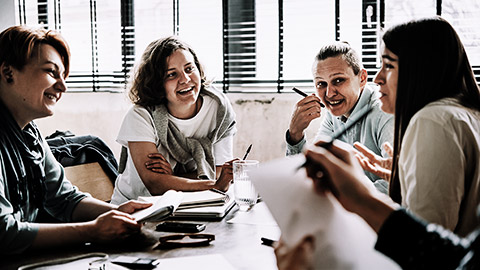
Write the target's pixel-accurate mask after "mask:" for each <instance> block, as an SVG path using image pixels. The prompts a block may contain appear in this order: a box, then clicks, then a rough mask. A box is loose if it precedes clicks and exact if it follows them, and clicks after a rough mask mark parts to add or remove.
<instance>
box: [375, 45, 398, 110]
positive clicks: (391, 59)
mask: <svg viewBox="0 0 480 270" xmlns="http://www.w3.org/2000/svg"><path fill="white" fill-rule="evenodd" d="M374 82H375V83H376V84H378V85H379V86H380V101H381V102H382V107H381V108H382V111H384V112H386V113H390V114H393V113H395V102H396V99H397V83H398V56H397V55H396V54H394V53H392V52H391V51H390V50H389V49H388V48H386V47H385V46H382V68H381V69H380V70H379V71H378V73H377V75H376V76H375V79H374Z"/></svg>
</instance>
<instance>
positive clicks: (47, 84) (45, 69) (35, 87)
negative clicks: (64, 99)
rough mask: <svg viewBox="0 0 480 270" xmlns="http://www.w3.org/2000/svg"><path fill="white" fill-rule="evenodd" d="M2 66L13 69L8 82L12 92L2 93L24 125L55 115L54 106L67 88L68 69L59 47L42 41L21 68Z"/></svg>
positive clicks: (3, 98) (20, 123) (10, 108)
mask: <svg viewBox="0 0 480 270" xmlns="http://www.w3.org/2000/svg"><path fill="white" fill-rule="evenodd" d="M1 68H2V70H11V71H12V72H11V76H12V82H10V83H8V84H7V85H9V86H10V88H11V91H8V92H4V93H2V95H3V96H2V100H3V101H4V102H5V105H7V107H8V108H9V110H10V111H11V112H12V114H13V116H14V118H15V120H16V121H17V123H18V124H19V125H20V126H21V127H24V126H25V125H26V124H28V123H29V122H30V121H32V120H34V119H37V118H42V117H46V116H51V115H53V109H54V106H55V105H56V104H57V102H58V100H60V98H61V96H62V93H63V92H65V91H66V89H67V87H66V85H65V78H64V76H65V68H64V65H63V61H62V58H61V56H60V54H59V53H58V52H57V50H55V49H54V48H53V47H52V46H50V45H47V44H42V45H39V48H38V51H37V53H36V54H34V55H33V56H32V57H31V58H30V60H29V61H28V63H27V64H26V65H25V66H24V67H23V68H22V69H21V70H17V69H15V68H13V67H11V66H6V64H2V67H1ZM2 75H3V74H2Z"/></svg>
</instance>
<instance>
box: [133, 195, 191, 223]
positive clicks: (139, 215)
mask: <svg viewBox="0 0 480 270" xmlns="http://www.w3.org/2000/svg"><path fill="white" fill-rule="evenodd" d="M155 197H156V198H155V199H151V200H150V199H148V200H144V201H147V202H151V203H152V204H153V205H152V206H150V207H148V208H145V209H142V210H139V211H137V212H135V213H133V214H132V216H133V217H134V218H135V220H136V221H138V222H147V221H161V220H164V219H165V218H167V217H169V216H171V215H172V214H173V212H174V211H175V210H176V209H177V208H178V206H179V204H180V202H181V201H182V198H183V193H182V192H178V191H174V190H169V191H167V192H165V194H163V195H162V196H155ZM139 199H140V198H139ZM141 200H142V199H141Z"/></svg>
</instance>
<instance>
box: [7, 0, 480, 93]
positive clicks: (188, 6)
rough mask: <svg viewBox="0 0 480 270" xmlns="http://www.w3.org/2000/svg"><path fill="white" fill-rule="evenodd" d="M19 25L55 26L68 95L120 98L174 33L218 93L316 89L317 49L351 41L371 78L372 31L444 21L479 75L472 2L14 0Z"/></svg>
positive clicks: (375, 41) (375, 63)
mask: <svg viewBox="0 0 480 270" xmlns="http://www.w3.org/2000/svg"><path fill="white" fill-rule="evenodd" d="M16 8H17V11H16V12H15V13H16V14H17V16H18V19H19V22H20V23H25V24H28V25H33V26H42V27H45V28H49V29H59V30H60V31H62V33H63V35H64V36H65V38H66V39H67V40H68V42H69V45H70V47H71V50H72V62H71V76H70V77H69V78H68V80H67V84H68V86H69V89H70V91H92V90H93V91H123V90H124V89H125V88H126V83H127V81H128V76H129V74H130V71H131V70H132V68H133V67H134V64H135V61H136V60H137V59H140V57H141V55H142V53H143V51H144V50H145V48H146V46H147V45H148V44H149V43H150V42H152V41H153V40H155V39H158V38H161V37H165V36H169V35H179V36H180V37H181V38H182V39H183V40H184V41H186V42H187V43H189V44H190V45H192V47H193V48H195V51H196V52H197V54H198V56H199V58H200V60H201V61H202V63H203V64H204V66H205V68H206V74H207V76H208V79H211V80H213V82H214V84H215V85H216V86H217V87H218V88H221V89H223V90H224V91H225V92H283V91H290V90H289V89H288V90H285V88H290V87H292V86H299V87H303V88H304V90H306V91H307V92H308V91H313V83H312V78H311V65H312V62H313V59H314V56H315V54H316V53H317V50H318V49H319V48H320V47H321V46H322V45H323V44H325V43H328V42H331V41H333V40H345V41H348V42H349V43H350V44H351V45H352V47H353V48H355V49H356V50H357V51H358V52H359V53H360V54H361V57H362V61H363V63H364V66H365V68H366V69H367V71H368V74H369V80H372V78H373V76H374V75H375V73H376V71H377V69H378V67H379V63H380V62H379V58H378V49H379V42H380V40H379V38H378V33H379V32H380V29H381V28H383V27H389V26H390V25H392V24H394V23H397V22H399V21H404V20H408V19H411V18H418V17H424V16H432V15H435V14H441V15H443V16H444V17H445V18H446V19H448V20H449V21H450V22H451V23H452V24H453V25H454V27H455V28H456V29H457V31H458V32H459V34H460V36H461V38H462V40H463V42H464V44H465V47H466V50H467V53H468V54H469V57H470V61H471V64H472V65H473V67H474V70H475V72H476V75H477V79H479V77H480V46H479V43H480V28H478V27H477V26H478V25H479V24H480V17H478V16H475V15H477V14H479V13H480V3H478V1H475V0H443V1H442V0H428V1H416V0H362V1H357V0H335V1H316V0H257V1H255V0H202V1H198V0H149V1H134V0H121V1H118V0H17V4H16Z"/></svg>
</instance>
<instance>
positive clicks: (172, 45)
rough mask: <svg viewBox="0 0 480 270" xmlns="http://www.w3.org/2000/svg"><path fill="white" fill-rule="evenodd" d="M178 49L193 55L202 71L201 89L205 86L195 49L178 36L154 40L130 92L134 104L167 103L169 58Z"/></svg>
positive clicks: (144, 56) (146, 52) (202, 75)
mask: <svg viewBox="0 0 480 270" xmlns="http://www.w3.org/2000/svg"><path fill="white" fill-rule="evenodd" d="M176 50H186V51H189V52H190V53H191V54H192V55H193V58H194V62H195V65H196V66H197V68H198V70H199V72H200V78H201V84H202V85H201V88H200V91H201V90H203V89H204V88H205V84H206V80H205V74H204V71H203V67H202V65H201V64H200V61H199V60H198V57H197V54H196V53H195V51H193V49H192V48H191V47H190V46H189V45H188V44H186V43H185V42H183V41H181V40H180V39H178V37H176V36H170V37H166V38H162V39H158V40H155V41H153V42H152V43H150V44H149V45H148V47H147V49H145V52H144V53H143V55H142V58H141V61H140V63H139V65H138V67H137V69H136V71H135V73H134V75H133V80H132V85H131V87H130V91H129V93H128V96H129V98H130V100H131V101H132V102H133V103H134V104H137V105H141V106H144V107H148V106H155V105H159V104H162V103H163V104H164V103H166V93H165V87H164V79H165V75H166V72H167V68H168V67H167V58H168V57H169V56H170V55H172V53H173V52H175V51H176Z"/></svg>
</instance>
